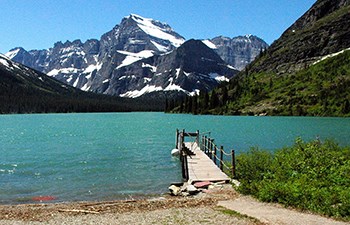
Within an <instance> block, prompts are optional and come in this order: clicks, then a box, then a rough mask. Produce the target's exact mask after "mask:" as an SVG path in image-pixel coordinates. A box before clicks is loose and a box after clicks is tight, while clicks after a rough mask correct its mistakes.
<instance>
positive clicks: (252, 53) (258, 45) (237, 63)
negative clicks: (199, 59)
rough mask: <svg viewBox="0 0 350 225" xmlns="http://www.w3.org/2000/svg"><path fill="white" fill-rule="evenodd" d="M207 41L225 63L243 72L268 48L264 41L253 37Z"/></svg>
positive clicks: (217, 38) (221, 37)
mask: <svg viewBox="0 0 350 225" xmlns="http://www.w3.org/2000/svg"><path fill="white" fill-rule="evenodd" d="M208 41H210V43H212V44H213V45H212V48H213V49H214V51H215V52H216V53H217V54H218V55H219V56H220V57H221V58H222V59H223V60H224V61H225V62H227V63H229V64H230V65H231V66H233V67H235V68H237V69H238V70H243V69H244V68H245V67H246V65H248V64H249V63H251V62H252V61H253V60H254V59H255V58H256V57H257V56H258V55H259V54H260V53H261V52H262V51H265V50H266V49H267V48H268V47H269V45H268V44H267V43H266V42H265V41H264V40H262V39H261V38H258V37H257V36H254V35H245V36H238V37H234V38H228V37H223V36H219V37H215V38H213V39H211V40H208ZM209 46H211V45H209Z"/></svg>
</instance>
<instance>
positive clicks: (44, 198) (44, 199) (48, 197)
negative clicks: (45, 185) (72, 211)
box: [32, 195, 56, 202]
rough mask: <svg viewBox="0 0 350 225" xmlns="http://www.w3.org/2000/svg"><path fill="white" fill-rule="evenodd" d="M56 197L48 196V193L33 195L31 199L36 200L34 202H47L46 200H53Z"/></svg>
mask: <svg viewBox="0 0 350 225" xmlns="http://www.w3.org/2000/svg"><path fill="white" fill-rule="evenodd" d="M55 199H56V197H55V196H50V195H47V196H35V197H33V198H32V200H33V201H36V202H47V201H52V200H55Z"/></svg>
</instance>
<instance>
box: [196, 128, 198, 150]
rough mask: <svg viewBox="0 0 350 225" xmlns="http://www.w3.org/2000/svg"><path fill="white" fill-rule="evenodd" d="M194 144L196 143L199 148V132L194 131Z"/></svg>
mask: <svg viewBox="0 0 350 225" xmlns="http://www.w3.org/2000/svg"><path fill="white" fill-rule="evenodd" d="M196 134H197V136H196V142H197V146H199V130H197V131H196Z"/></svg>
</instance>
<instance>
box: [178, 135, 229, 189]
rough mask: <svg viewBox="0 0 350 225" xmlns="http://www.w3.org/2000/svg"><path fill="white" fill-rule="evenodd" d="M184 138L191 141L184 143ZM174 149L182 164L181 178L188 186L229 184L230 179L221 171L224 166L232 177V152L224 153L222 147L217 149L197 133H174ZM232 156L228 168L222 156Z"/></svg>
mask: <svg viewBox="0 0 350 225" xmlns="http://www.w3.org/2000/svg"><path fill="white" fill-rule="evenodd" d="M185 137H187V138H191V139H192V141H185ZM176 148H177V149H178V150H179V154H180V160H181V163H182V166H181V167H182V177H183V179H184V181H187V182H188V183H190V184H193V183H196V182H201V181H210V182H229V181H230V180H231V179H230V177H229V176H228V175H226V174H225V173H224V172H223V171H222V170H223V167H224V166H225V167H226V169H228V171H232V176H233V177H234V171H235V165H234V164H235V163H234V151H233V150H232V153H231V154H227V153H225V152H224V149H223V147H222V146H221V147H220V148H218V147H217V146H216V145H215V144H214V140H213V139H211V138H208V137H206V136H200V134H199V131H197V132H195V133H186V132H185V130H183V131H182V132H179V131H178V130H177V131H176ZM224 154H226V155H229V156H232V157H231V158H232V161H231V162H232V166H231V167H230V168H229V167H228V166H227V165H225V163H224V161H223V155H224Z"/></svg>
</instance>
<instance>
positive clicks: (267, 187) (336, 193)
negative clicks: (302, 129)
mask: <svg viewBox="0 0 350 225" xmlns="http://www.w3.org/2000/svg"><path fill="white" fill-rule="evenodd" d="M237 179H239V180H240V182H241V186H240V187H239V191H240V192H242V193H244V194H251V195H254V196H256V197H257V198H258V199H260V200H262V201H267V202H279V203H282V204H284V205H286V206H294V207H298V208H301V209H306V210H311V211H314V212H317V213H321V214H325V215H328V216H333V217H336V218H343V219H345V220H350V148H349V147H340V146H339V145H338V144H336V143H335V142H334V141H330V140H327V141H325V142H324V143H321V142H320V141H318V140H316V141H311V142H304V141H303V140H302V139H300V138H298V139H297V140H296V141H295V144H294V145H293V146H292V147H289V148H283V149H280V150H277V151H276V152H275V153H274V154H272V153H270V152H268V151H262V150H259V149H257V148H252V149H251V150H250V151H248V152H247V153H243V154H241V155H239V156H237Z"/></svg>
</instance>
